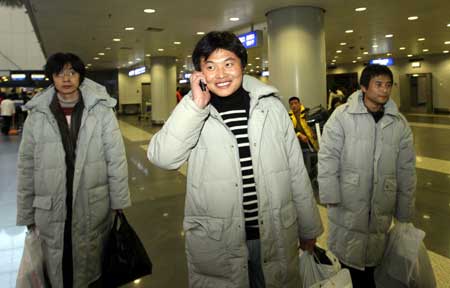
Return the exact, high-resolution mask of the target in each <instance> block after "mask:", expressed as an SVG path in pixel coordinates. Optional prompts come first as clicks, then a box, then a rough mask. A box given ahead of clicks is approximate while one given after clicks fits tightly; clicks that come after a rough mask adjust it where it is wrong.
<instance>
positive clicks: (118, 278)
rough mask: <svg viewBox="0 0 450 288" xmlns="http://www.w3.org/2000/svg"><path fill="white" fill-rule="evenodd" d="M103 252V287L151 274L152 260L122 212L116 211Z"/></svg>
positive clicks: (117, 284) (115, 285)
mask: <svg viewBox="0 0 450 288" xmlns="http://www.w3.org/2000/svg"><path fill="white" fill-rule="evenodd" d="M119 220H120V226H119ZM118 226H119V227H118ZM104 253H105V254H104V255H105V256H104V258H103V268H102V280H103V281H102V282H103V285H104V287H118V286H120V285H123V284H126V283H129V282H131V281H134V280H136V279H138V278H141V277H143V276H145V275H150V274H152V262H151V261H150V258H149V257H148V255H147V252H146V251H145V248H144V246H143V245H142V242H141V240H139V237H138V236H137V234H136V232H135V231H134V230H133V228H131V226H130V224H128V221H127V219H126V218H125V215H124V214H123V213H122V212H118V213H116V216H115V218H114V224H113V227H112V229H111V233H110V235H109V238H108V242H107V243H106V247H105V252H104Z"/></svg>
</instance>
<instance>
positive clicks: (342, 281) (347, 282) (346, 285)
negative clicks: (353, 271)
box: [310, 269, 353, 288]
mask: <svg viewBox="0 0 450 288" xmlns="http://www.w3.org/2000/svg"><path fill="white" fill-rule="evenodd" d="M310 288H353V284H352V277H351V276H350V271H349V270H348V269H341V270H339V272H337V273H336V274H334V275H333V276H331V277H330V278H328V279H326V280H323V281H320V282H319V283H316V284H314V285H312V286H310Z"/></svg>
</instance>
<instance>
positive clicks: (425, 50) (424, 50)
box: [422, 48, 430, 52]
mask: <svg viewBox="0 0 450 288" xmlns="http://www.w3.org/2000/svg"><path fill="white" fill-rule="evenodd" d="M422 51H423V52H428V51H430V50H428V49H426V48H425V49H422Z"/></svg>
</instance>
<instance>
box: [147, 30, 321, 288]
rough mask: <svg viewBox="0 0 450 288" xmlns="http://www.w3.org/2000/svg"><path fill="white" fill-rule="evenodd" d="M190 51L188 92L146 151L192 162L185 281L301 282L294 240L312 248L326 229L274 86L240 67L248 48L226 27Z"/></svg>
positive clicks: (241, 286)
mask: <svg viewBox="0 0 450 288" xmlns="http://www.w3.org/2000/svg"><path fill="white" fill-rule="evenodd" d="M192 60H193V63H194V66H195V69H196V71H195V72H193V73H192V75H191V78H190V84H191V92H189V93H188V94H187V95H186V96H185V97H184V98H183V100H182V101H181V102H180V104H179V105H177V106H176V108H175V111H174V113H172V115H171V116H170V117H169V119H168V121H167V122H166V123H165V124H164V126H163V127H162V129H161V130H160V131H159V132H158V133H156V134H155V135H154V136H153V137H152V139H151V141H150V145H149V147H148V152H147V155H148V158H149V160H150V161H151V162H152V163H153V164H155V165H156V166H158V167H161V168H165V169H177V168H178V167H180V166H181V165H182V164H183V163H184V162H185V161H186V160H188V161H189V163H188V164H189V165H188V176H187V193H186V208H185V218H184V224H183V226H184V231H185V238H186V254H187V261H188V270H189V286H190V287H235V288H245V287H252V288H253V287H254V288H260V287H285V288H290V287H298V285H299V282H300V281H299V267H298V251H297V249H298V242H299V241H300V246H301V247H302V249H305V250H309V251H311V250H312V249H313V247H314V244H315V242H316V238H317V237H318V236H319V235H320V234H321V233H322V231H323V228H322V223H321V220H320V217H319V214H318V209H317V206H316V202H315V199H314V196H313V192H312V188H311V183H310V180H309V178H308V173H307V172H306V169H305V166H304V164H303V158H302V152H301V150H300V145H298V140H297V137H296V136H295V133H294V129H292V123H291V121H290V120H289V117H288V115H287V113H286V110H285V108H284V106H283V104H282V103H281V101H280V98H279V97H278V96H277V92H278V91H277V90H276V89H275V88H274V87H272V86H268V85H266V84H264V83H262V82H260V81H259V80H257V79H255V78H253V77H251V76H247V75H244V68H245V66H246V64H247V51H246V49H245V48H244V46H243V45H242V43H241V41H240V40H239V39H238V38H237V37H236V36H235V35H234V34H232V33H230V32H210V33H208V34H207V35H205V36H204V37H203V38H202V39H201V40H200V41H199V42H198V43H197V45H196V47H195V49H194V52H193V54H192ZM200 81H202V82H203V83H204V85H205V86H206V87H205V88H204V90H203V89H202V87H201V85H200Z"/></svg>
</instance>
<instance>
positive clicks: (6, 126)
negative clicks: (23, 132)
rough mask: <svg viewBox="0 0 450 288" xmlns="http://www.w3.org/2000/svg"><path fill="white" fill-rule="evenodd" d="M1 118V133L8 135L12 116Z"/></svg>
mask: <svg viewBox="0 0 450 288" xmlns="http://www.w3.org/2000/svg"><path fill="white" fill-rule="evenodd" d="M2 118H3V124H2V133H3V135H8V133H9V129H11V121H12V116H2Z"/></svg>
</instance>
